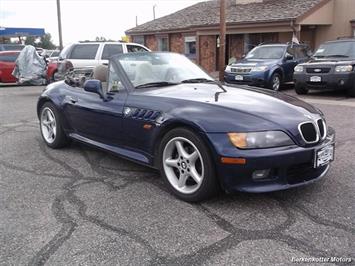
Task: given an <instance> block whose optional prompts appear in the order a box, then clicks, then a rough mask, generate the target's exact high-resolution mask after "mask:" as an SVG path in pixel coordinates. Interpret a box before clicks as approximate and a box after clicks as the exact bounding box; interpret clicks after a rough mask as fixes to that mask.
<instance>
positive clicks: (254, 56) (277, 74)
mask: <svg viewBox="0 0 355 266" xmlns="http://www.w3.org/2000/svg"><path fill="white" fill-rule="evenodd" d="M308 60H309V50H308V47H307V46H306V45H304V44H295V43H289V44H263V45H259V46H257V47H255V48H254V49H252V50H251V51H250V52H249V53H248V54H247V55H246V56H245V57H244V58H243V59H242V60H240V61H238V62H236V63H233V64H230V65H228V66H227V67H226V69H225V74H224V79H225V81H226V82H228V83H236V84H248V85H253V86H260V87H266V88H269V89H272V90H276V91H277V90H279V89H280V86H281V85H282V83H284V82H290V81H292V80H293V70H294V68H295V66H296V65H297V64H299V63H303V62H306V61H308Z"/></svg>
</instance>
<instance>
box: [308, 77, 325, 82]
mask: <svg viewBox="0 0 355 266" xmlns="http://www.w3.org/2000/svg"><path fill="white" fill-rule="evenodd" d="M310 81H311V82H322V78H321V77H319V76H313V77H311V78H310Z"/></svg>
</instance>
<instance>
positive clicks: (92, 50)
mask: <svg viewBox="0 0 355 266" xmlns="http://www.w3.org/2000/svg"><path fill="white" fill-rule="evenodd" d="M99 46H100V45H99V44H97V43H80V44H75V45H74V47H73V48H72V49H71V51H70V54H69V56H68V59H69V60H70V62H71V63H72V64H73V66H74V68H94V67H95V66H97V65H98V58H97V54H98V50H99Z"/></svg>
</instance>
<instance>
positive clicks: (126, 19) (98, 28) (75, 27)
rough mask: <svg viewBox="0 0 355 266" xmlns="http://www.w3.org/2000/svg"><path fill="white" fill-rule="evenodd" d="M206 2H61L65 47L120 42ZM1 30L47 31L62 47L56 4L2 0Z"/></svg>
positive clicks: (40, 0)
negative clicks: (129, 33)
mask: <svg viewBox="0 0 355 266" xmlns="http://www.w3.org/2000/svg"><path fill="white" fill-rule="evenodd" d="M203 1H206V0H156V1H152V0H130V1H129V0H60V3H61V13H62V16H61V17H62V32H63V44H64V45H66V44H69V43H72V42H76V41H80V40H94V39H95V38H96V37H101V36H102V37H105V38H106V39H113V40H119V39H121V37H122V36H124V31H125V30H128V29H130V28H133V27H135V25H136V16H137V17H138V24H143V23H144V22H147V21H150V20H152V19H153V6H154V5H156V7H155V14H156V18H159V17H162V16H165V15H168V14H171V13H174V12H175V11H177V10H180V9H183V8H185V7H188V6H190V5H193V4H195V3H197V2H203ZM0 27H28V28H44V29H45V31H46V32H49V33H50V34H51V35H52V39H53V42H54V43H55V44H57V45H58V44H59V38H58V24H57V5H56V0H0Z"/></svg>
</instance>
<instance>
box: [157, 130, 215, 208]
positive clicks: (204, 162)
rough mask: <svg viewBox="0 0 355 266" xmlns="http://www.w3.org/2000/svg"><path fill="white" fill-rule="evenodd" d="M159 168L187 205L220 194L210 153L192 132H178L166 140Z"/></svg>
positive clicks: (163, 143) (161, 151)
mask: <svg viewBox="0 0 355 266" xmlns="http://www.w3.org/2000/svg"><path fill="white" fill-rule="evenodd" d="M159 164H160V165H159V168H160V173H161V175H162V176H163V177H164V179H165V181H166V183H167V184H168V186H169V188H170V190H171V191H172V192H173V193H174V194H175V195H176V196H177V197H178V198H180V199H182V200H184V201H188V202H198V201H202V200H205V199H207V198H209V197H211V196H213V195H214V194H216V192H217V191H218V188H219V185H218V182H217V180H216V176H215V169H214V164H213V161H212V158H211V156H210V152H209V150H208V148H207V147H206V144H205V143H204V142H203V141H202V140H201V139H200V137H199V136H198V135H196V134H195V133H194V132H192V131H191V130H188V129H186V128H177V129H173V130H171V131H170V132H168V133H167V134H166V135H165V136H164V138H163V139H162V142H161V144H160V149H159Z"/></svg>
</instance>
